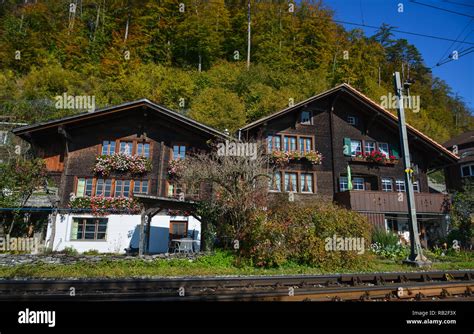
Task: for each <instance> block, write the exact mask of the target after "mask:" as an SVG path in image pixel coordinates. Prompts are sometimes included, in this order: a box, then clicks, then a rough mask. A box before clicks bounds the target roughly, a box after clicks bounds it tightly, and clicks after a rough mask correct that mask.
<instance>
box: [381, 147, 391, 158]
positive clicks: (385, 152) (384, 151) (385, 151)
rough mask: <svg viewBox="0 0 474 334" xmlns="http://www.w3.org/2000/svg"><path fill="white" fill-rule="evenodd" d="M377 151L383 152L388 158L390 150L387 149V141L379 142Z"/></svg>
mask: <svg viewBox="0 0 474 334" xmlns="http://www.w3.org/2000/svg"><path fill="white" fill-rule="evenodd" d="M379 151H380V152H381V153H383V154H385V157H386V158H388V157H389V156H390V151H389V149H388V144H387V143H379Z"/></svg>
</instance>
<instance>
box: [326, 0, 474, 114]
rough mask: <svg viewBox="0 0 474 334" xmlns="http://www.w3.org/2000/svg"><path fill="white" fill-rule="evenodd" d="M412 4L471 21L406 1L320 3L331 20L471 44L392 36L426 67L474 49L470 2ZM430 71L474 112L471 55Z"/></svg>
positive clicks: (450, 0)
mask: <svg viewBox="0 0 474 334" xmlns="http://www.w3.org/2000/svg"><path fill="white" fill-rule="evenodd" d="M415 1H416V2H419V3H423V4H428V5H431V6H435V7H440V8H444V9H446V10H449V11H454V12H459V13H462V14H465V15H471V16H472V17H473V18H470V17H467V16H462V15H457V14H454V13H450V12H446V11H442V10H439V9H434V8H430V7H427V6H422V5H418V4H415V3H413V2H411V1H410V0H323V3H324V4H325V5H326V6H327V7H329V8H331V9H333V10H334V12H335V13H334V19H335V20H341V21H349V22H354V23H362V22H364V23H365V24H366V25H371V26H380V25H381V24H382V23H387V24H390V25H392V26H395V27H397V29H398V30H403V31H410V32H415V33H420V34H425V35H432V36H438V37H443V38H449V39H453V40H458V41H462V40H464V41H465V42H470V43H473V45H469V44H459V43H455V44H454V45H453V46H451V45H452V43H453V42H450V41H443V40H437V39H431V38H427V37H419V36H413V35H407V34H402V33H394V38H405V39H407V40H408V42H409V43H410V44H413V45H415V46H416V47H417V49H418V50H419V51H420V53H421V55H422V57H423V59H424V62H425V65H426V66H428V67H432V66H434V65H436V64H437V63H438V62H439V61H440V59H441V58H442V57H443V58H442V59H446V58H447V56H448V55H449V53H451V52H452V51H453V50H457V51H458V52H460V51H461V50H463V49H464V48H469V47H472V46H474V0H436V1H434V0H415ZM399 3H402V4H403V5H404V11H403V13H399V12H398V4H399ZM343 26H344V27H345V28H346V29H348V30H349V29H354V28H357V27H356V26H352V25H345V24H343ZM359 28H361V29H363V30H364V31H365V33H366V35H367V36H371V35H373V34H374V32H375V30H374V29H371V28H362V27H359ZM463 30H464V32H463V33H462V34H461V32H462V31H463ZM460 34H461V35H460ZM448 48H450V49H449V51H447V50H448ZM443 55H444V56H443ZM432 71H433V75H435V76H437V77H439V78H441V79H443V80H444V81H446V82H447V83H448V85H449V86H451V88H452V90H453V93H458V94H459V95H460V96H461V97H462V98H463V99H464V101H465V102H466V103H467V105H468V107H470V108H471V110H474V52H473V53H470V54H466V55H465V56H461V57H459V59H458V60H456V61H451V62H449V63H446V64H444V65H442V66H439V67H434V68H433V69H432Z"/></svg>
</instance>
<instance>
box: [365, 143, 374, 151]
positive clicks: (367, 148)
mask: <svg viewBox="0 0 474 334" xmlns="http://www.w3.org/2000/svg"><path fill="white" fill-rule="evenodd" d="M364 149H365V153H372V151H375V142H373V141H366V142H365V147H364Z"/></svg>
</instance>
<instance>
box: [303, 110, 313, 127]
mask: <svg viewBox="0 0 474 334" xmlns="http://www.w3.org/2000/svg"><path fill="white" fill-rule="evenodd" d="M300 123H301V124H308V125H311V111H302V112H301V118H300Z"/></svg>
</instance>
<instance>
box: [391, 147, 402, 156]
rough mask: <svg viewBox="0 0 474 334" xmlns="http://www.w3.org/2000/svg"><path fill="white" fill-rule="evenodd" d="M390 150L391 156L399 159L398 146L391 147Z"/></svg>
mask: <svg viewBox="0 0 474 334" xmlns="http://www.w3.org/2000/svg"><path fill="white" fill-rule="evenodd" d="M390 149H391V150H392V155H393V156H395V158H397V159H400V150H399V148H398V145H392V146H391V147H390Z"/></svg>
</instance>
